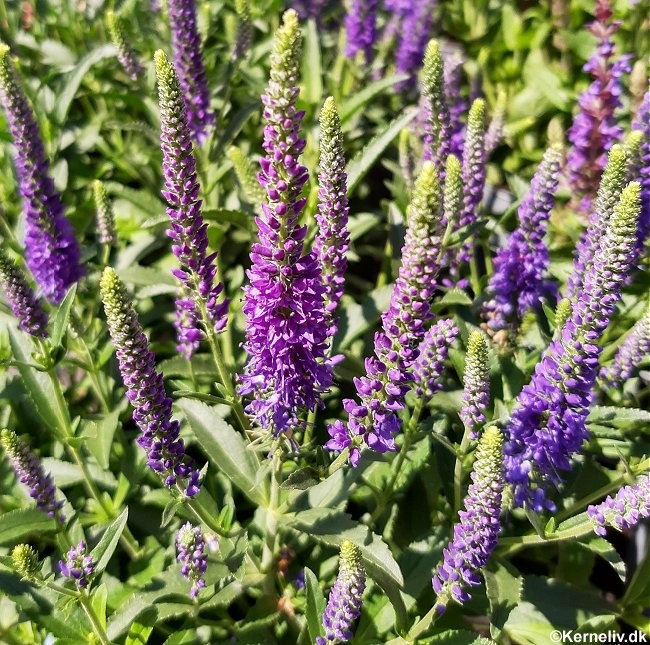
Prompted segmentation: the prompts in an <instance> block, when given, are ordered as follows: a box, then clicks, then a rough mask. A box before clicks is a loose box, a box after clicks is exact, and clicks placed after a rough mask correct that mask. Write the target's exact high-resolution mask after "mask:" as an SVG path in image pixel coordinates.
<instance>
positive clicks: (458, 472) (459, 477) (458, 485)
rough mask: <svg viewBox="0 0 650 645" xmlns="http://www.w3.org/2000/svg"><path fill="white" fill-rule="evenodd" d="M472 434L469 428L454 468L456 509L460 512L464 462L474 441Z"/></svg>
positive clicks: (464, 433)
mask: <svg viewBox="0 0 650 645" xmlns="http://www.w3.org/2000/svg"><path fill="white" fill-rule="evenodd" d="M470 435H471V433H470V432H468V429H467V427H465V431H464V432H463V438H462V439H461V442H460V446H459V447H458V452H457V453H456V465H455V466H454V508H455V509H456V510H457V511H458V510H459V509H460V505H461V503H462V501H463V462H464V461H465V457H466V456H467V450H468V448H469V445H470V443H471V441H472V438H471V436H470Z"/></svg>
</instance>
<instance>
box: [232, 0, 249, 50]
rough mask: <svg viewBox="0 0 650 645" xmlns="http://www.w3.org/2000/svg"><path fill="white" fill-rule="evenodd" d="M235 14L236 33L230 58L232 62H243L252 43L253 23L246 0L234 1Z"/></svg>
mask: <svg viewBox="0 0 650 645" xmlns="http://www.w3.org/2000/svg"><path fill="white" fill-rule="evenodd" d="M235 11H236V12H237V33H236V34H235V44H234V45H233V50H232V57H233V59H234V60H236V61H238V60H243V59H244V58H246V56H248V52H249V51H250V48H251V43H252V41H253V21H252V18H251V8H250V6H249V4H248V0H235Z"/></svg>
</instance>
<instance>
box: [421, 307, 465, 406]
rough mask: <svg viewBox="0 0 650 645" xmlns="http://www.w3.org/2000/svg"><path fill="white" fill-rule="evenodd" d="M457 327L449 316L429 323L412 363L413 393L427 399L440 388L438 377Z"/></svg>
mask: <svg viewBox="0 0 650 645" xmlns="http://www.w3.org/2000/svg"><path fill="white" fill-rule="evenodd" d="M458 332H459V330H458V327H456V325H455V324H454V321H453V320H452V319H451V318H445V319H443V320H439V321H438V322H436V323H435V324H433V325H431V327H430V328H429V330H428V331H427V333H426V334H425V335H424V338H423V339H422V342H421V343H420V347H419V348H418V357H417V359H416V361H415V363H413V380H414V381H415V394H416V395H417V397H418V398H423V399H425V401H428V400H429V399H430V398H431V397H432V396H433V395H434V394H435V393H436V392H437V391H438V390H440V389H441V387H442V386H441V385H440V384H439V382H438V381H439V379H440V377H441V376H442V372H443V369H444V366H445V361H446V360H447V355H448V354H449V348H450V347H451V345H452V344H453V342H454V341H455V340H456V337H457V336H458Z"/></svg>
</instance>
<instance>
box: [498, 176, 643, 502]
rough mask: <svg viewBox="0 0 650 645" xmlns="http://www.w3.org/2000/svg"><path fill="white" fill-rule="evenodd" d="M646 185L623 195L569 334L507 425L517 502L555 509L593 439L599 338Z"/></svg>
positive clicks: (543, 363) (551, 350)
mask: <svg viewBox="0 0 650 645" xmlns="http://www.w3.org/2000/svg"><path fill="white" fill-rule="evenodd" d="M639 210H640V186H639V184H638V183H636V182H632V183H630V184H629V185H628V186H627V187H626V188H625V189H624V190H623V192H622V194H621V198H620V200H619V202H618V204H617V205H616V207H615V208H614V213H613V214H612V217H611V218H610V221H609V222H608V224H607V228H606V230H605V234H604V235H603V237H602V239H601V241H600V244H599V246H598V250H597V251H596V255H595V257H594V260H593V263H592V265H591V267H590V269H589V271H588V272H587V274H586V276H585V286H584V289H583V290H582V291H581V292H580V294H579V295H578V297H577V298H575V299H574V300H573V301H572V303H571V313H570V315H569V317H568V318H567V320H566V322H565V323H564V327H563V328H562V331H561V332H559V333H556V335H555V336H554V339H553V341H552V342H551V344H550V345H549V347H548V348H547V350H546V351H545V352H544V354H543V356H542V359H541V360H540V362H539V363H538V364H537V365H536V367H535V373H534V374H533V377H532V379H531V382H530V383H529V384H528V385H526V386H524V388H523V389H522V391H521V393H520V395H519V397H518V399H517V402H516V404H515V408H514V410H513V413H512V417H511V419H510V423H509V425H508V428H507V431H508V441H507V443H506V446H505V449H504V452H505V455H506V456H505V467H506V480H507V481H508V482H509V483H510V484H511V485H512V487H513V493H514V503H515V505H516V506H523V505H526V506H530V507H531V508H532V509H533V510H534V511H535V512H542V511H543V510H544V509H545V508H546V509H549V510H551V511H553V510H554V509H555V504H554V503H553V502H552V501H551V500H550V499H549V490H548V489H549V487H550V486H559V485H560V484H561V483H562V473H563V472H566V471H568V470H570V469H571V459H572V457H573V455H575V454H576V453H577V452H578V451H579V450H580V448H581V446H582V443H583V441H584V440H585V439H587V438H588V433H587V428H586V420H587V416H588V414H589V407H590V406H591V404H592V401H593V398H594V395H593V388H594V384H595V381H596V375H597V370H598V356H599V354H600V352H601V347H600V346H599V340H600V339H601V338H602V335H603V332H604V331H605V329H606V328H607V326H608V324H609V320H610V318H611V316H612V314H613V312H614V310H615V308H616V305H617V303H618V301H619V300H620V297H621V289H622V286H623V285H624V284H625V282H626V280H627V276H628V274H629V271H630V268H631V266H632V261H633V258H634V257H635V244H636V233H637V221H638V216H639Z"/></svg>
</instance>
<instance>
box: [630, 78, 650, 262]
mask: <svg viewBox="0 0 650 645" xmlns="http://www.w3.org/2000/svg"><path fill="white" fill-rule="evenodd" d="M632 130H633V131H634V132H640V133H641V135H642V136H641V141H640V150H639V157H638V164H637V165H636V166H635V167H634V168H632V169H631V173H630V177H629V178H630V179H632V180H634V181H638V182H639V183H640V184H641V215H640V216H639V234H638V242H637V249H638V252H639V254H641V252H642V251H643V246H644V244H645V242H646V240H647V239H648V236H650V90H648V91H647V92H646V93H645V94H644V95H643V101H642V103H641V105H640V107H639V111H638V113H637V116H636V119H635V121H634V123H633V124H632Z"/></svg>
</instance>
